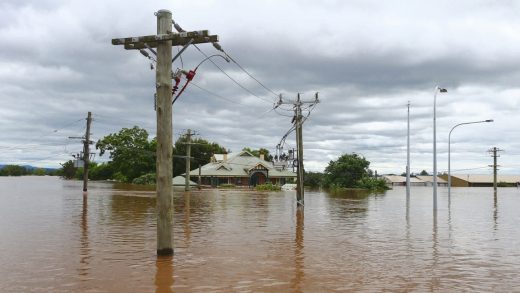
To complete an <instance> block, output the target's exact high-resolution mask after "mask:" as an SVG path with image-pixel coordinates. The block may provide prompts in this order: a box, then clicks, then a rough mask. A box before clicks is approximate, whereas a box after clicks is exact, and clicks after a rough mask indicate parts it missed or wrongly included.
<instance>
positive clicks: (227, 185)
mask: <svg viewBox="0 0 520 293" xmlns="http://www.w3.org/2000/svg"><path fill="white" fill-rule="evenodd" d="M218 188H235V184H229V183H223V184H220V185H219V186H218Z"/></svg>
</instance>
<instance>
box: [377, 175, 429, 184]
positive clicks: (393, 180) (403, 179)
mask: <svg viewBox="0 0 520 293" xmlns="http://www.w3.org/2000/svg"><path fill="white" fill-rule="evenodd" d="M383 178H385V179H386V180H387V181H389V182H391V183H406V177H405V176H400V175H384V176H383ZM421 182H423V181H422V180H419V179H417V178H415V177H410V183H421Z"/></svg>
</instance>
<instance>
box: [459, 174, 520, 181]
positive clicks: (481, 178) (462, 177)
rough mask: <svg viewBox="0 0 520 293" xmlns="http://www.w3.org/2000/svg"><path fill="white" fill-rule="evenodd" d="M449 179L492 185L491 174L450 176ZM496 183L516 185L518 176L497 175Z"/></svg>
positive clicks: (519, 179)
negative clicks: (454, 178)
mask: <svg viewBox="0 0 520 293" xmlns="http://www.w3.org/2000/svg"><path fill="white" fill-rule="evenodd" d="M451 177H456V178H458V179H460V180H464V181H467V182H470V183H493V175H492V174H490V175H483V174H464V175H462V174H455V175H454V174H452V175H451ZM497 182H506V183H517V182H520V175H497Z"/></svg>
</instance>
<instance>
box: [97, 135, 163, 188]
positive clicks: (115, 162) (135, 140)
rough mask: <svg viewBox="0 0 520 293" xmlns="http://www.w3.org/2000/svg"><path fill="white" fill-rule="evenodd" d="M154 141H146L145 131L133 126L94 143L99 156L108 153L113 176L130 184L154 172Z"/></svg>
mask: <svg viewBox="0 0 520 293" xmlns="http://www.w3.org/2000/svg"><path fill="white" fill-rule="evenodd" d="M156 145H157V143H156V140H155V139H153V140H151V141H149V140H148V132H147V131H146V130H145V129H142V128H139V127H138V126H134V127H133V128H123V129H121V130H120V131H119V132H118V133H112V134H109V135H107V136H105V137H103V138H102V139H100V140H99V141H98V142H97V143H96V149H99V151H100V152H99V155H100V156H102V155H104V154H105V152H109V153H110V159H111V160H112V162H111V166H112V167H113V170H114V175H115V174H117V178H118V179H119V180H123V181H127V182H131V181H132V180H133V179H134V178H137V177H139V176H141V175H143V174H146V173H151V172H155V157H156V155H155V148H156Z"/></svg>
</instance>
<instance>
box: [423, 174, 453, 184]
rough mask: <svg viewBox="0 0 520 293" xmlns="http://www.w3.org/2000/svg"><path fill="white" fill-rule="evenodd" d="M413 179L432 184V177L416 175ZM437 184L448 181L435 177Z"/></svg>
mask: <svg viewBox="0 0 520 293" xmlns="http://www.w3.org/2000/svg"><path fill="white" fill-rule="evenodd" d="M415 177H417V179H419V180H421V181H424V182H433V175H418V176H415ZM437 183H448V181H446V180H444V179H442V178H440V177H439V176H437Z"/></svg>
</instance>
